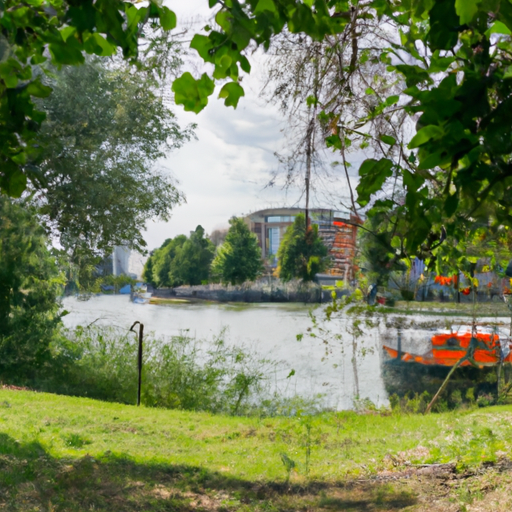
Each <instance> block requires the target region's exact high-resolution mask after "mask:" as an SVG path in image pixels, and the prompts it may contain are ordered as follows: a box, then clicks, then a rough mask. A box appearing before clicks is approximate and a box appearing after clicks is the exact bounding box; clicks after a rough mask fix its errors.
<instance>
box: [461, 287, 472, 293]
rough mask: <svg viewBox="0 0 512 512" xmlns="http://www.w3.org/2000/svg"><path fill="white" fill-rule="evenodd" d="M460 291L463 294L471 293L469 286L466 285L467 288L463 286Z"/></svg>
mask: <svg viewBox="0 0 512 512" xmlns="http://www.w3.org/2000/svg"><path fill="white" fill-rule="evenodd" d="M461 292H462V293H463V294H464V295H469V294H470V293H471V287H470V286H468V287H467V288H463V289H462V290H461Z"/></svg>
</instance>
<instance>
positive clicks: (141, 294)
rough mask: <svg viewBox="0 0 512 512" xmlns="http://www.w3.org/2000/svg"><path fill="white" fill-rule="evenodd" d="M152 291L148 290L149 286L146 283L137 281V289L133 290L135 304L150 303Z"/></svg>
mask: <svg viewBox="0 0 512 512" xmlns="http://www.w3.org/2000/svg"><path fill="white" fill-rule="evenodd" d="M151 296H152V293H149V292H148V287H147V286H146V285H145V284H142V283H137V284H136V285H135V291H133V292H132V302H133V303H134V304H149V301H150V300H151Z"/></svg>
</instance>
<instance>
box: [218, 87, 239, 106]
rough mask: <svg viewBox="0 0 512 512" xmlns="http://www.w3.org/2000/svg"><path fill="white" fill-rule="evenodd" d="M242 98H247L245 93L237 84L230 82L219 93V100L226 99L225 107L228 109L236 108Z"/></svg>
mask: <svg viewBox="0 0 512 512" xmlns="http://www.w3.org/2000/svg"><path fill="white" fill-rule="evenodd" d="M241 96H245V92H244V89H243V87H242V86H241V85H240V84H238V83H237V82H228V83H227V84H225V85H224V87H222V89H221V90H220V92H219V98H225V100H224V105H226V107H234V108H236V107H237V105H238V100H239V99H240V97H241Z"/></svg>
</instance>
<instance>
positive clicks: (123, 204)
mask: <svg viewBox="0 0 512 512" xmlns="http://www.w3.org/2000/svg"><path fill="white" fill-rule="evenodd" d="M49 83H51V85H52V88H53V93H52V94H51V95H50V96H49V97H48V98H46V99H45V100H43V101H41V102H38V104H39V103H40V106H41V108H42V109H43V110H44V111H45V112H46V113H47V118H46V122H45V123H44V125H43V127H42V129H41V131H40V133H39V135H38V139H39V141H40V143H41V146H42V148H41V153H40V158H39V169H40V171H41V173H42V176H44V184H43V185H42V186H41V190H42V193H41V194H39V199H38V202H39V204H40V209H39V211H40V213H41V214H42V215H43V216H44V218H45V221H46V223H47V225H49V226H51V227H52V228H53V229H54V233H56V234H57V236H58V237H59V241H60V244H61V245H62V246H63V247H64V248H65V249H66V250H67V251H68V252H70V253H73V254H75V253H76V254H78V255H80V253H81V252H99V253H104V252H105V251H106V250H108V249H111V248H112V247H113V246H114V245H127V246H130V247H135V248H137V249H139V250H143V248H144V246H145V242H144V239H143V237H142V234H141V231H142V230H143V229H144V228H145V224H146V221H147V220H148V219H151V218H154V217H160V218H162V219H165V220H166V219H168V218H169V214H170V211H171V209H172V207H173V206H174V205H175V204H176V203H177V202H178V201H179V199H180V196H179V193H178V192H177V190H176V188H175V187H174V185H173V182H172V180H171V178H170V177H169V176H168V175H167V174H166V173H165V172H164V171H159V170H157V169H155V165H156V162H157V160H158V159H160V158H163V157H164V156H165V155H166V154H167V153H168V152H169V151H171V150H172V149H174V148H176V147H179V146H180V145H181V144H182V143H183V142H184V141H186V140H187V139H189V138H190V136H191V135H192V131H191V129H185V130H181V129H180V128H179V126H178V124H177V123H176V121H175V119H174V115H173V113H172V112H171V111H170V109H169V108H168V106H166V104H165V103H164V101H163V99H162V98H161V96H159V95H158V94H157V92H156V91H155V90H154V87H152V86H151V83H150V82H149V81H148V79H147V76H146V75H145V74H143V73H136V72H133V70H132V69H130V67H128V66H123V65H120V66H111V67H110V68H108V67H106V66H105V64H104V63H103V64H102V63H101V62H100V61H99V59H87V62H86V63H85V64H83V65H82V66H80V67H68V68H66V69H63V70H61V71H60V72H56V73H54V78H53V79H52V80H51V81H50V82H49ZM76 91H82V93H81V94H77V93H76Z"/></svg>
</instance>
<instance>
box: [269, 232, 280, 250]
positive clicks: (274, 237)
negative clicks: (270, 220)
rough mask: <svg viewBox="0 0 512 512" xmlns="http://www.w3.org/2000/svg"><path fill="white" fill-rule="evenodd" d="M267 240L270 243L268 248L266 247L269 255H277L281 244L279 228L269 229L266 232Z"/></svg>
mask: <svg viewBox="0 0 512 512" xmlns="http://www.w3.org/2000/svg"><path fill="white" fill-rule="evenodd" d="M268 238H269V241H270V243H269V246H268V253H269V255H270V254H277V251H278V250H279V244H280V242H281V237H280V234H279V228H270V229H269V230H268Z"/></svg>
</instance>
